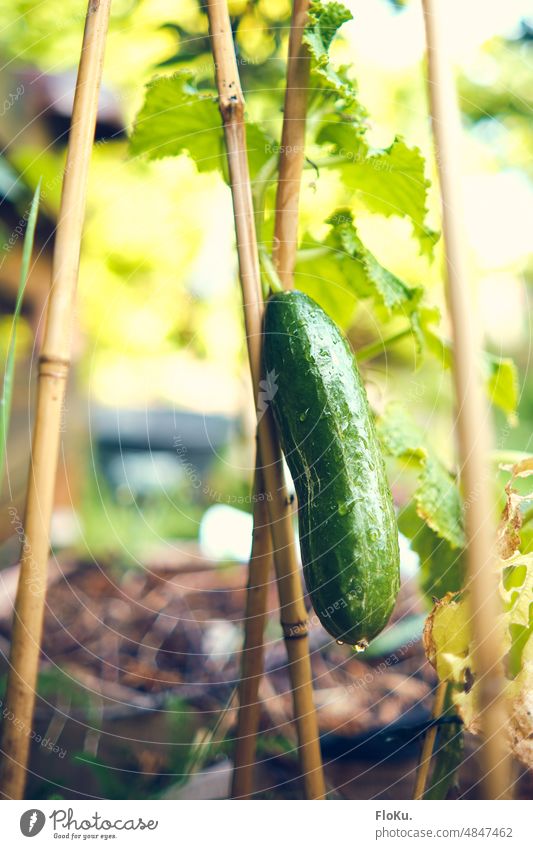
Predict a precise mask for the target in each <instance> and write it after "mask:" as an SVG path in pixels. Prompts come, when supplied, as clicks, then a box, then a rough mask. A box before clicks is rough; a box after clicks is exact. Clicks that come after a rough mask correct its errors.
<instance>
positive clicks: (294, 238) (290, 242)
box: [273, 0, 311, 289]
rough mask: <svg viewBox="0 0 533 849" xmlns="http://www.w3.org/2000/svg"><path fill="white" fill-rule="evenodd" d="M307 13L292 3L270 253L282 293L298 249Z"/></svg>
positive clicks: (296, 0) (298, 0) (304, 1)
mask: <svg viewBox="0 0 533 849" xmlns="http://www.w3.org/2000/svg"><path fill="white" fill-rule="evenodd" d="M308 10H309V0H293V6H292V18H291V31H290V35H289V56H288V61H287V86H286V88H285V107H284V117H283V128H282V132H281V152H280V159H279V178H278V189H277V194H276V221H275V227H274V251H273V259H274V263H275V265H276V267H277V269H278V273H279V276H280V279H281V282H282V284H283V286H284V288H285V289H290V288H292V286H293V274H294V264H295V262H296V250H297V247H298V207H299V202H300V184H301V180H302V169H303V166H304V158H305V123H306V116H307V96H308V91H309V74H310V67H311V66H310V58H309V54H308V52H307V48H306V46H305V44H303V42H302V36H303V31H304V28H305V25H306V23H307V13H308Z"/></svg>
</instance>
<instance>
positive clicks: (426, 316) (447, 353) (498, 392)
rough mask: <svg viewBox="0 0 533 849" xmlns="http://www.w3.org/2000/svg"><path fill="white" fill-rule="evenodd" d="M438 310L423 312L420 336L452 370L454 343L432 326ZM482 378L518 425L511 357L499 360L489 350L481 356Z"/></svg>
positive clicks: (494, 401)
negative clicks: (440, 334)
mask: <svg viewBox="0 0 533 849" xmlns="http://www.w3.org/2000/svg"><path fill="white" fill-rule="evenodd" d="M438 317H439V316H438V311H437V312H435V311H431V309H429V310H428V309H427V308H425V309H422V310H420V311H419V313H418V315H417V318H416V319H415V320H418V322H419V324H418V329H417V331H416V332H417V336H418V338H419V339H420V341H421V344H422V345H423V346H425V347H427V349H428V350H429V351H430V353H431V354H433V356H435V357H436V358H437V360H438V361H439V362H440V364H441V366H442V367H443V368H451V367H452V364H453V349H452V345H451V342H450V341H449V340H448V339H444V338H442V337H441V336H439V334H438V333H436V332H435V330H434V329H433V328H432V327H431V326H430V325H432V324H434V323H435V322H436V321H437V320H438ZM481 377H482V379H483V381H484V384H485V392H486V393H487V396H488V398H489V400H490V402H491V403H492V404H494V406H495V407H498V408H499V409H500V410H502V412H503V413H505V415H506V416H507V421H508V422H509V424H510V425H515V424H516V420H517V416H516V410H517V406H518V400H519V398H518V372H517V369H516V365H515V363H514V361H513V360H512V359H511V358H510V357H497V356H496V355H495V354H491V353H490V352H489V351H482V353H481Z"/></svg>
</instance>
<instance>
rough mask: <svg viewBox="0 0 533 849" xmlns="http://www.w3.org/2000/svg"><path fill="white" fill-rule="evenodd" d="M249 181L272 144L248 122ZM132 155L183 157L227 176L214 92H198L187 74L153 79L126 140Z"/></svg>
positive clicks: (261, 163)
mask: <svg viewBox="0 0 533 849" xmlns="http://www.w3.org/2000/svg"><path fill="white" fill-rule="evenodd" d="M246 140H247V151H248V162H249V166H250V173H251V175H252V177H253V176H254V175H255V174H256V173H257V172H258V171H259V169H260V168H261V167H262V166H263V165H264V164H265V162H266V161H267V159H269V158H270V157H271V155H272V153H271V151H272V149H273V141H272V139H270V138H269V136H268V135H267V134H266V133H264V132H263V130H262V129H261V128H260V127H259V126H258V125H257V124H254V123H253V122H248V123H247V126H246ZM130 152H131V154H132V155H134V156H138V155H140V154H145V155H146V156H147V157H148V158H149V159H162V158H164V157H166V156H180V155H182V154H188V155H189V156H190V157H191V158H192V159H193V160H194V162H195V163H196V167H197V168H198V170H199V171H220V172H221V173H222V174H224V175H225V174H226V152H225V148H224V132H223V128H222V124H221V118H220V112H219V110H218V105H217V101H216V96H215V94H214V93H206V92H203V91H198V89H196V87H195V86H194V84H193V78H192V75H191V74H190V73H188V72H186V71H183V72H178V73H175V74H172V76H167V77H155V79H153V80H152V81H151V82H150V83H148V85H147V87H146V96H145V100H144V104H143V106H142V109H141V110H140V112H139V114H138V115H137V118H136V120H135V124H134V128H133V132H132V135H131V139H130Z"/></svg>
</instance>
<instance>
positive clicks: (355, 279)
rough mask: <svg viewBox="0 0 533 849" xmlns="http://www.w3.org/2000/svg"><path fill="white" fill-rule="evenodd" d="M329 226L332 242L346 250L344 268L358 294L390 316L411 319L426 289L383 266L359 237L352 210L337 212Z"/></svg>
mask: <svg viewBox="0 0 533 849" xmlns="http://www.w3.org/2000/svg"><path fill="white" fill-rule="evenodd" d="M327 223H328V224H330V225H331V227H332V231H331V234H330V243H331V244H333V245H334V246H335V247H337V248H338V249H339V250H340V251H342V256H343V265H344V269H345V271H346V273H347V274H349V275H350V278H351V280H352V285H353V287H354V290H355V291H356V292H357V293H358V295H359V296H360V297H373V298H374V299H375V300H376V301H377V302H379V303H381V304H382V305H383V306H384V307H385V308H386V310H387V312H388V313H389V315H392V314H393V313H401V314H403V315H406V316H410V315H411V314H412V312H413V311H414V310H415V309H416V308H417V306H418V303H419V301H420V299H421V297H422V295H423V289H422V288H421V287H412V286H409V285H408V284H407V283H404V282H403V280H400V278H399V277H396V275H395V274H393V273H392V272H391V271H389V270H388V269H387V268H384V266H382V265H380V263H379V262H378V260H377V259H376V257H375V256H374V255H373V254H372V253H371V252H370V251H369V250H368V249H367V248H365V246H364V245H363V243H362V241H361V239H360V238H359V236H358V234H357V230H356V228H355V226H354V223H353V218H352V215H351V213H350V211H349V210H346V209H339V210H337V211H336V212H335V213H334V214H333V215H332V216H331V217H330V218H329V219H328V220H327ZM350 260H353V262H350Z"/></svg>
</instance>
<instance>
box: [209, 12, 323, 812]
mask: <svg viewBox="0 0 533 849" xmlns="http://www.w3.org/2000/svg"><path fill="white" fill-rule="evenodd" d="M207 11H208V16H209V26H210V35H211V41H212V51H213V56H214V60H215V68H216V77H217V87H218V93H219V107H220V112H221V116H222V121H223V124H224V133H225V139H226V149H227V156H228V167H229V175H230V184H231V191H232V197H233V209H234V217H235V229H236V236H237V252H238V258H239V272H240V281H241V288H242V294H243V305H244V318H245V327H246V337H247V345H248V356H249V362H250V371H251V375H252V383H253V388H254V397H256V398H257V395H258V389H259V381H260V378H261V338H262V314H263V301H262V296H261V280H260V272H259V259H258V252H257V241H256V235H255V226H254V213H253V205H252V195H251V188H250V177H249V172H248V160H247V153H246V130H245V124H244V98H243V95H242V91H241V87H240V81H239V75H238V71H237V62H236V59H235V52H234V47H233V40H232V35H231V25H230V20H229V15H228V10H227V5H226V3H225V2H224V1H223V0H208V3H207ZM258 443H259V452H260V455H261V461H262V473H263V477H264V481H265V487H266V495H267V502H268V507H269V517H270V528H271V534H272V540H273V543H274V563H275V567H276V576H277V583H278V591H279V597H280V612H281V621H282V627H283V631H284V636H285V639H286V644H287V652H288V655H289V664H288V668H289V673H290V675H291V681H292V690H293V704H294V715H295V719H296V725H297V729H298V739H299V754H300V763H301V766H302V772H303V778H304V784H305V791H306V795H307V797H308V798H312V799H315V798H323V796H324V793H325V787H324V779H323V774H322V761H321V756H320V746H319V742H318V727H317V721H316V714H315V709H314V705H313V691H312V679H311V663H310V659H309V645H308V638H307V629H308V623H307V612H306V609H305V605H304V602H303V596H302V586H301V581H300V575H299V570H298V561H297V557H296V551H295V545H294V534H293V530H292V523H291V513H290V500H289V498H288V494H287V489H286V487H285V481H284V476H283V466H282V456H281V449H280V446H279V442H278V439H277V435H276V431H275V427H274V422H273V419H272V414H271V411H270V409H267V411H266V413H265V414H264V415H263V416H262V417H260V419H259V420H258ZM268 499H270V500H268Z"/></svg>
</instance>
